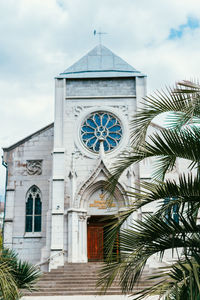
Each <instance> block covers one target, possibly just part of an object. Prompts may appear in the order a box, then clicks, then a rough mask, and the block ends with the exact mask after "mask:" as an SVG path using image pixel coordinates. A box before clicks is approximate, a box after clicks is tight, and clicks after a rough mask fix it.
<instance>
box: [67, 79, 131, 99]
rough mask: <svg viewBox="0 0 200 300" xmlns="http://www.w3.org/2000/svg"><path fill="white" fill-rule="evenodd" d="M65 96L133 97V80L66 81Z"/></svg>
mask: <svg viewBox="0 0 200 300" xmlns="http://www.w3.org/2000/svg"><path fill="white" fill-rule="evenodd" d="M66 95H67V96H105V95H106V96H111V95H135V79H134V78H123V79H121V78H116V79H76V80H67V91H66Z"/></svg>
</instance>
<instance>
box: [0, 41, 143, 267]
mask: <svg viewBox="0 0 200 300" xmlns="http://www.w3.org/2000/svg"><path fill="white" fill-rule="evenodd" d="M145 95H146V76H145V75H144V74H142V73H141V72H140V71H138V70H136V69H134V68H133V67H132V66H130V65H129V64H128V63H126V62H125V61H124V60H123V59H121V58H120V57H118V56H117V55H115V54H114V53H113V52H112V51H110V50H109V49H108V48H106V47H104V46H103V45H98V46H96V47H95V48H94V49H92V50H91V51H90V52H89V53H88V54H86V55H85V56H83V57H82V58H81V59H80V60H79V61H77V62H76V63H74V64H73V65H72V66H70V67H69V68H68V69H66V70H65V71H63V72H62V73H60V74H59V75H58V76H57V77H56V78H55V119H54V123H53V124H50V125H48V126H46V127H44V128H42V129H40V130H39V131H37V132H34V133H33V134H31V135H30V136H28V137H26V138H24V139H23V140H20V141H19V142H17V143H15V144H14V145H12V146H10V147H7V148H4V149H3V150H4V155H3V161H4V165H6V167H7V184H6V209H5V222H4V246H5V247H8V248H12V249H14V250H15V251H16V252H17V253H18V254H19V256H20V258H22V259H24V260H28V261H30V262H32V263H34V264H41V265H42V266H43V267H45V268H46V270H51V269H54V268H56V267H58V266H62V265H64V262H71V263H80V262H81V263H86V262H88V261H101V260H103V259H104V253H103V243H104V239H105V233H104V225H105V224H104V222H101V221H99V220H101V219H102V217H104V216H109V215H114V214H116V213H118V212H120V211H123V210H125V209H126V208H127V206H128V205H129V204H130V203H129V201H130V199H128V198H127V197H126V196H125V193H124V192H125V191H126V190H127V189H128V187H129V186H134V184H135V182H137V181H138V179H139V178H140V177H141V175H140V168H139V166H134V167H130V168H129V169H128V170H127V171H126V172H124V174H123V176H121V178H120V182H119V184H118V185H117V187H116V190H115V193H114V196H113V199H112V201H110V203H109V201H106V194H105V190H104V184H105V182H106V181H107V179H108V177H109V175H110V174H111V172H112V165H113V163H114V161H115V160H116V158H117V157H119V155H120V153H122V152H123V151H125V150H128V149H129V147H130V124H129V122H130V120H131V117H132V116H133V114H134V113H135V111H136V109H137V107H139V106H140V105H141V101H142V98H143V97H144V96H145ZM135 217H137V216H135Z"/></svg>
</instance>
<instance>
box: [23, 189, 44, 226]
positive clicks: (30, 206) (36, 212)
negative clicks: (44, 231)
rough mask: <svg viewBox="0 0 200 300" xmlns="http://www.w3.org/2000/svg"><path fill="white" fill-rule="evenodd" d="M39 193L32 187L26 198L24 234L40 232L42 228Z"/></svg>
mask: <svg viewBox="0 0 200 300" xmlns="http://www.w3.org/2000/svg"><path fill="white" fill-rule="evenodd" d="M41 225H42V201H41V192H40V190H39V188H38V187H37V186H35V185H34V186H32V187H31V188H30V189H29V190H28V193H27V196H26V226H25V227H26V228H25V231H26V232H40V231H41V228H42V226H41Z"/></svg>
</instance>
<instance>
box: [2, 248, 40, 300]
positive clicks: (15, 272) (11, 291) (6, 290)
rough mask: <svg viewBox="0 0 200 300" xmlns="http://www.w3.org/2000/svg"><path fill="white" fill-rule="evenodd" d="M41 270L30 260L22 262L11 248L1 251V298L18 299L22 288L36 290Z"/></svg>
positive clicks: (6, 299)
mask: <svg viewBox="0 0 200 300" xmlns="http://www.w3.org/2000/svg"><path fill="white" fill-rule="evenodd" d="M40 275H41V273H40V271H39V270H38V269H37V268H36V267H35V266H33V265H31V264H30V263H28V262H22V261H21V260H19V259H18V257H17V255H16V254H15V253H14V252H13V251H12V250H9V249H2V250H1V251H0V299H2V300H16V299H19V298H20V296H21V290H23V289H26V290H30V291H32V290H34V289H35V288H34V285H35V283H36V282H37V281H38V279H39V278H40Z"/></svg>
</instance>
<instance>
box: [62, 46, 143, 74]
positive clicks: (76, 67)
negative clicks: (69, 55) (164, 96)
mask: <svg viewBox="0 0 200 300" xmlns="http://www.w3.org/2000/svg"><path fill="white" fill-rule="evenodd" d="M136 76H139V77H144V76H145V75H144V74H142V73H141V72H140V71H137V70H136V69H135V68H133V67H132V66H131V65H129V64H128V63H127V62H126V61H124V60H123V59H122V58H120V57H119V56H117V55H116V54H114V53H113V52H112V51H111V50H109V49H108V48H106V47H105V46H103V45H101V44H99V45H98V46H96V47H95V48H94V49H92V50H91V51H90V52H88V53H87V54H86V55H85V56H83V57H82V58H81V59H79V60H78V61H77V62H76V63H74V64H73V65H72V66H71V67H69V68H68V69H66V70H65V71H64V72H62V73H60V75H59V76H58V78H95V77H96V78H99V77H136Z"/></svg>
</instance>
